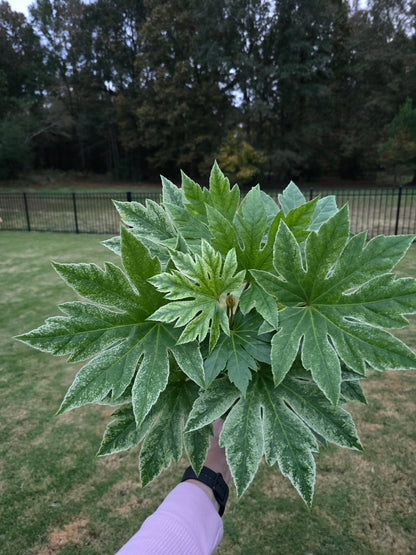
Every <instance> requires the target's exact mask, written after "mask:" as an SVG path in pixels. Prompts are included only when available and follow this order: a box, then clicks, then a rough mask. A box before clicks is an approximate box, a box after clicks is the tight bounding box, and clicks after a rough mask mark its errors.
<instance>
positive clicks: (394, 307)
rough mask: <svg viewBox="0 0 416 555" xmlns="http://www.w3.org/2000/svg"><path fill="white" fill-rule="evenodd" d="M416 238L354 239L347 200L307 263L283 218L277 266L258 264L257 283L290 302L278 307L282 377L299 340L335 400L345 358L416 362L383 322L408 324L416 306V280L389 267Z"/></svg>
mask: <svg viewBox="0 0 416 555" xmlns="http://www.w3.org/2000/svg"><path fill="white" fill-rule="evenodd" d="M412 239H413V237H412V236H408V237H400V236H399V237H379V238H376V239H375V240H373V241H370V242H369V243H368V245H367V246H364V236H355V237H353V238H352V239H351V240H349V219H348V210H347V208H346V207H344V208H343V209H342V210H340V211H339V212H337V213H336V214H335V215H334V216H333V217H332V218H330V219H329V220H328V221H327V222H325V223H324V224H322V226H321V227H320V229H319V231H318V232H312V233H311V234H310V236H309V237H308V239H307V241H306V247H305V267H304V264H303V260H302V254H301V251H300V248H299V246H298V243H297V241H296V239H295V237H294V236H293V234H292V233H291V232H290V230H289V229H288V228H287V226H286V225H285V224H284V223H282V224H281V225H280V227H279V231H278V233H277V236H276V241H275V248H274V267H275V274H272V273H269V272H260V271H256V270H253V271H252V273H253V275H254V277H255V279H256V281H257V283H259V284H260V285H261V286H262V287H263V288H264V289H265V291H266V292H268V293H269V294H270V295H273V296H274V297H275V298H276V299H277V301H278V302H279V303H281V304H282V305H286V307H287V308H285V309H284V310H281V311H280V313H279V317H280V320H279V328H278V331H277V333H276V334H275V336H274V337H273V340H272V368H273V374H274V378H275V383H276V385H277V384H278V383H280V382H281V381H282V380H283V378H284V377H285V375H286V374H287V372H288V371H289V370H290V368H291V366H292V364H293V361H294V360H295V358H296V356H297V354H298V349H299V347H300V348H301V354H302V363H303V365H304V367H305V368H306V369H308V370H310V371H311V372H312V376H313V379H314V380H315V381H316V383H317V384H318V385H319V387H320V388H321V390H322V391H323V392H324V393H325V395H326V396H327V398H328V399H329V400H330V401H331V402H332V403H333V404H334V405H336V403H337V402H338V400H339V396H340V386H341V365H340V360H342V361H343V362H344V363H345V364H346V365H347V366H348V367H349V368H350V369H351V370H353V371H355V372H358V373H361V374H364V373H365V369H366V364H365V362H366V363H367V364H368V365H370V366H371V367H373V368H374V369H376V370H385V369H401V368H403V369H411V368H415V367H416V355H415V354H414V353H413V352H412V351H411V350H410V349H409V348H408V347H406V345H404V343H402V342H401V341H400V340H399V339H396V338H395V337H393V336H392V335H391V334H389V333H388V332H386V331H385V330H383V329H381V326H386V325H388V326H389V327H402V326H404V325H407V320H406V319H405V318H403V317H402V314H410V313H413V312H415V310H416V280H412V279H411V278H409V279H402V280H395V279H394V277H393V276H391V275H385V274H387V273H388V272H390V271H391V269H392V268H393V267H394V265H395V264H396V263H397V262H398V260H400V258H401V257H402V256H403V255H404V253H405V252H406V250H407V249H408V248H409V246H410V244H411V242H412ZM351 288H357V289H356V290H354V291H352V292H351Z"/></svg>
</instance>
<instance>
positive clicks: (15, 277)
mask: <svg viewBox="0 0 416 555" xmlns="http://www.w3.org/2000/svg"><path fill="white" fill-rule="evenodd" d="M103 238H104V237H101V236H97V235H95V236H88V235H71V234H47V233H30V234H29V233H13V232H2V233H0V248H1V253H2V257H1V266H0V286H1V291H2V297H1V303H2V306H1V311H0V320H1V324H2V330H3V331H2V334H1V336H0V348H1V353H2V361H1V373H0V445H1V464H0V545H1V549H0V552H1V553H2V554H4V555H9V554H10V555H16V554H41V555H44V554H47V553H62V554H95V553H97V554H98V553H99V554H112V553H114V552H115V551H116V550H117V549H118V548H119V547H120V546H121V545H122V544H123V543H124V542H125V541H126V540H127V539H128V538H129V537H130V536H131V535H132V534H133V533H134V532H135V531H136V530H137V529H138V527H139V526H140V524H141V522H142V521H143V520H144V519H145V518H146V516H148V515H149V514H150V513H151V512H152V511H153V510H155V508H156V507H157V506H158V504H159V503H160V502H161V500H162V499H163V498H164V496H165V495H166V493H167V492H168V491H169V489H170V488H171V487H173V486H174V485H175V484H176V483H177V481H178V480H179V479H180V477H181V475H182V472H183V470H184V468H185V466H186V465H187V463H186V461H185V460H182V461H181V462H180V463H179V464H178V465H173V466H171V467H170V468H169V470H167V471H165V472H164V473H163V474H162V475H161V476H160V477H159V478H158V479H156V480H155V482H153V483H152V484H151V485H150V486H148V487H146V488H144V489H140V487H139V474H138V469H137V452H136V451H132V452H126V453H120V454H118V455H114V456H111V457H103V458H97V457H95V453H96V451H97V449H98V447H99V444H100V439H101V436H102V433H103V431H104V429H105V426H106V423H107V422H108V420H109V415H110V413H111V410H110V409H108V408H107V407H95V406H87V407H84V408H82V409H78V410H76V411H71V412H69V413H66V414H64V415H62V416H59V417H56V416H54V413H55V412H56V410H57V409H58V407H59V404H60V401H61V399H62V397H63V395H64V393H65V391H66V389H67V387H68V386H69V385H70V383H71V382H72V379H73V377H74V375H75V373H76V371H77V369H78V368H79V365H68V364H67V363H66V362H65V361H64V360H63V359H61V358H56V357H52V356H50V355H47V354H44V353H40V352H38V351H35V350H33V349H30V348H29V347H27V346H25V345H23V344H21V343H19V342H17V341H14V340H12V336H14V335H16V334H18V333H23V332H25V331H28V330H30V329H32V328H33V327H36V326H38V325H41V324H42V323H43V321H44V319H45V318H46V317H48V316H51V315H53V314H57V313H58V310H57V309H56V305H57V304H58V303H61V302H65V301H68V300H73V299H74V297H75V295H74V293H73V292H72V291H71V290H70V289H69V288H68V287H66V286H65V285H64V283H63V282H62V281H61V280H60V279H59V278H58V276H57V275H56V274H55V272H54V271H53V269H52V268H51V266H50V264H49V260H51V259H54V260H57V261H60V262H83V261H84V262H85V261H94V262H97V263H102V262H103V261H104V260H110V261H116V262H117V257H116V256H115V255H113V254H112V253H110V252H109V251H108V250H107V249H105V248H104V247H102V246H101V245H100V244H99V241H100V240H102V239H103ZM400 272H401V273H403V274H404V275H413V276H416V245H415V246H413V247H412V250H411V251H410V253H409V254H408V256H407V258H406V259H405V260H404V261H402V262H401V264H400ZM415 323H416V321H415V318H413V320H412V327H411V328H408V329H405V330H401V332H400V336H401V337H402V338H403V339H404V340H406V341H407V342H408V343H409V344H410V345H411V346H412V347H413V348H416V340H415V334H414V331H415ZM364 389H365V392H366V394H367V398H368V401H369V404H368V406H364V405H351V407H350V410H351V412H352V413H353V416H354V418H355V421H356V423H357V428H358V431H359V434H360V437H361V440H362V442H363V444H364V447H365V451H364V453H358V452H353V451H348V450H345V449H339V448H336V447H334V446H331V447H329V448H328V449H323V450H322V451H321V452H320V454H319V455H318V456H317V457H316V462H317V483H316V491H315V499H314V505H313V508H312V510H311V511H309V510H308V509H307V508H306V506H305V505H304V504H303V502H302V501H301V500H300V498H299V497H298V495H297V494H296V492H295V490H294V489H293V487H291V485H290V484H289V483H288V481H287V480H286V479H284V478H283V477H282V476H281V474H280V472H279V471H278V469H277V468H269V467H267V466H266V465H265V464H262V465H261V468H260V470H259V472H258V474H257V476H256V478H255V480H254V482H253V484H252V485H251V486H250V488H249V490H248V491H247V492H246V494H245V495H244V496H243V498H242V499H241V500H239V501H238V502H237V500H236V497H235V492H234V490H233V489H232V491H231V495H230V501H229V504H228V507H227V510H226V513H225V516H224V525H225V534H224V539H223V542H222V544H221V546H220V547H219V549H218V551H217V552H218V553H219V554H220V555H221V554H224V555H225V554H230V553H233V554H234V553H236V554H237V553H243V554H257V553H262V552H265V553H279V554H288V555H289V554H290V555H292V554H305V555H306V554H317V555H318V554H319V555H324V554H328V555H332V554H334V553H353V554H354V555H355V554H367V553H368V554H370V553H371V554H372V553H374V554H377V555H378V554H386V555H387V554H391V553H407V552H412V550H414V546H415V535H414V534H415V530H416V495H415V482H414V477H415V476H416V460H415V456H414V453H415V445H416V429H415V426H414V422H415V419H416V405H415V398H416V372H414V373H412V372H387V373H385V374H382V375H380V374H374V375H372V376H371V377H369V378H368V379H367V380H366V382H365V384H364Z"/></svg>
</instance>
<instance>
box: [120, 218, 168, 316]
mask: <svg viewBox="0 0 416 555" xmlns="http://www.w3.org/2000/svg"><path fill="white" fill-rule="evenodd" d="M121 259H122V261H123V266H124V268H125V269H126V272H127V275H128V276H129V278H130V280H131V282H132V284H133V285H134V287H135V288H136V290H137V291H138V292H140V305H141V306H142V307H143V308H144V309H145V310H146V311H147V312H148V313H151V312H153V311H155V310H156V309H157V308H159V306H161V305H162V304H164V303H165V300H164V298H163V295H162V294H161V293H159V291H158V290H157V289H156V288H155V287H154V285H151V284H150V283H149V282H148V281H147V280H148V279H149V278H151V277H152V276H154V275H156V274H159V273H160V271H161V266H160V262H159V259H158V258H156V257H154V258H152V257H151V255H150V253H149V251H148V249H147V248H146V247H145V246H144V244H143V242H142V241H140V240H139V239H138V238H137V237H135V236H134V235H133V234H132V233H130V232H129V231H128V230H127V229H126V228H125V227H121Z"/></svg>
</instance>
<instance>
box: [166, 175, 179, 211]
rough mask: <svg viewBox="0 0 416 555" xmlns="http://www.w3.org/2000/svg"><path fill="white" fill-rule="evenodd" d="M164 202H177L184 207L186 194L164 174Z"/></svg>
mask: <svg viewBox="0 0 416 555" xmlns="http://www.w3.org/2000/svg"><path fill="white" fill-rule="evenodd" d="M161 179H162V203H163V204H165V203H166V202H167V203H170V204H175V205H176V206H180V207H182V208H183V206H184V201H185V195H184V193H183V189H180V188H179V187H177V186H176V185H175V184H174V183H172V181H169V179H166V177H163V176H162V178H161Z"/></svg>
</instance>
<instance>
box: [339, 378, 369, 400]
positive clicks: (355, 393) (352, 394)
mask: <svg viewBox="0 0 416 555" xmlns="http://www.w3.org/2000/svg"><path fill="white" fill-rule="evenodd" d="M341 395H343V396H344V397H345V398H346V399H349V400H351V401H358V402H359V403H364V404H365V405H366V404H367V399H366V398H365V395H364V391H363V388H362V387H361V384H360V382H359V381H357V380H350V381H345V382H344V381H343V382H342V383H341Z"/></svg>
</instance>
